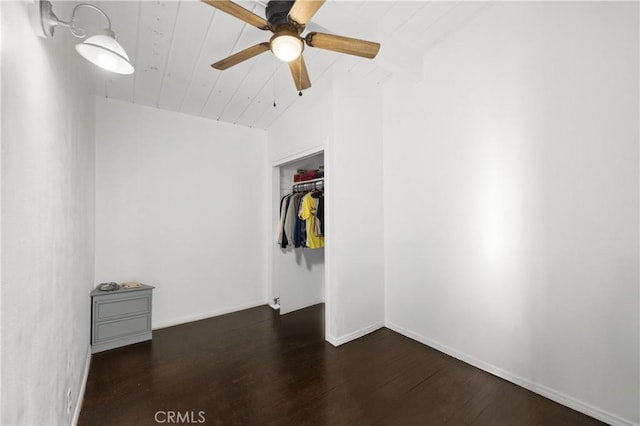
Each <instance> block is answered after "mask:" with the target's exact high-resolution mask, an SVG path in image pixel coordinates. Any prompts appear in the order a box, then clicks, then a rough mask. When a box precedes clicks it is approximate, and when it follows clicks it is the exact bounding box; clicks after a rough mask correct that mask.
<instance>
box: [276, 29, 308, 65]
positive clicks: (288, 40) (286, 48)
mask: <svg viewBox="0 0 640 426" xmlns="http://www.w3.org/2000/svg"><path fill="white" fill-rule="evenodd" d="M302 47H303V46H302V40H300V39H299V38H298V37H296V36H293V35H288V34H283V35H278V36H276V37H274V38H273V39H272V40H271V51H272V52H273V54H274V55H276V58H278V59H280V60H281V61H284V62H291V61H293V60H294V59H296V58H297V57H298V56H300V53H302Z"/></svg>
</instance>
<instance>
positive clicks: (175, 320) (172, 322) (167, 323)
mask: <svg viewBox="0 0 640 426" xmlns="http://www.w3.org/2000/svg"><path fill="white" fill-rule="evenodd" d="M268 304H269V301H268V300H266V299H265V300H260V301H255V302H251V303H247V304H244V305H238V306H229V307H227V308H223V309H218V310H216V311H211V312H203V313H199V314H196V315H188V316H184V317H179V318H173V319H170V320H165V321H160V322H158V323H157V324H154V326H153V329H154V330H158V329H161V328H166V327H173V326H174V325H180V324H184V323H187V322H192V321H199V320H203V319H207V318H211V317H217V316H220V315H225V314H230V313H232V312H236V311H242V310H244V309H250V308H255V307H256V306H263V305H268Z"/></svg>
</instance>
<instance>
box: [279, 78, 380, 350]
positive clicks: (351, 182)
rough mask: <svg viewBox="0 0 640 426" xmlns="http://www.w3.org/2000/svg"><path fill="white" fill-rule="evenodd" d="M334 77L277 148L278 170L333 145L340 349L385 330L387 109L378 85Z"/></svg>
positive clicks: (329, 330)
mask: <svg viewBox="0 0 640 426" xmlns="http://www.w3.org/2000/svg"><path fill="white" fill-rule="evenodd" d="M330 77H331V78H328V79H325V80H323V81H320V82H319V83H317V84H316V85H315V86H314V88H313V89H312V90H314V92H313V93H314V96H313V97H311V96H308V97H306V98H305V97H304V96H303V97H302V98H301V100H300V102H299V103H297V104H296V105H294V106H293V107H291V108H290V110H289V111H287V113H286V114H284V115H283V116H282V117H281V118H280V119H279V120H278V122H276V123H275V124H274V126H273V127H272V128H271V130H270V131H269V150H270V158H271V160H272V164H273V163H275V162H277V161H278V160H279V159H283V158H284V159H286V158H288V157H291V156H294V155H295V154H297V153H301V152H305V150H310V149H313V148H314V147H317V146H318V145H319V144H323V143H324V144H325V145H324V149H325V151H324V152H325V172H326V176H327V178H326V191H325V200H326V201H325V203H326V204H325V206H326V207H325V208H326V211H325V232H326V237H325V245H326V247H325V264H326V270H325V288H326V300H325V302H326V312H325V318H326V335H327V340H328V341H329V342H331V343H332V344H334V345H339V344H342V343H346V342H348V341H350V340H353V339H355V338H357V337H360V336H362V335H364V334H366V333H368V332H371V331H373V330H375V329H377V328H380V327H382V326H383V324H384V282H383V263H384V262H383V254H384V250H383V232H382V228H383V199H382V192H381V188H382V175H381V173H380V171H381V170H382V105H381V95H380V91H379V87H378V86H377V85H375V84H371V83H369V82H366V81H355V80H354V79H352V78H350V77H349V75H348V74H347V73H343V72H340V71H336V72H334V73H332V75H331V76H330ZM273 202H274V203H275V202H276V201H275V197H274V201H273ZM275 210H276V209H274V208H272V211H275ZM275 220H276V219H275V217H274V218H273V220H272V223H274V224H275ZM272 250H273V249H272ZM292 267H297V265H295V264H293V263H292Z"/></svg>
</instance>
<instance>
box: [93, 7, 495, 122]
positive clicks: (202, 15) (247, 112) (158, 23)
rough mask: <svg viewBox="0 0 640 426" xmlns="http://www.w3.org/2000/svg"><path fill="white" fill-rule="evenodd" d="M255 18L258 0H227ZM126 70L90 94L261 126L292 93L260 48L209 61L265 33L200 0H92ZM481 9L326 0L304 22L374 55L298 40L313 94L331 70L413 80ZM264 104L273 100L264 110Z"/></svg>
mask: <svg viewBox="0 0 640 426" xmlns="http://www.w3.org/2000/svg"><path fill="white" fill-rule="evenodd" d="M237 3H239V4H240V5H242V6H243V7H245V8H247V9H249V10H251V11H253V12H254V13H255V14H257V15H259V16H264V9H265V6H266V0H254V1H237ZM96 4H97V5H98V6H99V7H101V8H102V9H104V10H105V12H107V14H108V15H109V16H110V18H111V21H112V27H113V29H114V31H115V32H116V34H117V36H118V40H119V41H120V43H121V44H122V45H123V46H124V48H125V49H126V51H127V52H128V53H129V56H131V59H132V62H133V63H134V66H135V69H136V72H135V74H133V75H129V76H120V75H113V74H109V75H106V74H105V76H104V78H103V79H102V80H101V81H100V85H99V87H98V93H99V94H101V95H104V96H106V97H109V98H115V99H120V100H123V101H127V102H132V103H135V104H141V105H148V106H153V107H157V108H161V109H166V110H171V111H179V112H182V113H185V114H190V115H195V116H201V117H206V118H210V119H214V120H220V121H225V122H229V123H234V124H238V125H242V126H247V127H254V128H260V129H268V128H269V126H270V125H271V124H272V123H273V122H274V121H275V120H277V118H278V117H279V116H280V115H281V114H283V113H284V112H285V111H286V110H287V108H289V107H290V106H291V105H293V104H294V103H295V102H296V100H297V99H298V91H297V90H296V89H295V87H294V84H293V80H292V77H291V74H290V71H289V68H288V65H287V64H286V63H283V62H280V61H278V60H277V59H275V58H274V56H273V55H272V54H271V53H270V52H267V53H265V54H262V55H259V56H257V57H255V58H252V59H250V60H248V61H245V62H243V63H241V64H239V65H236V66H234V67H232V68H229V69H227V70H225V71H218V70H215V69H213V68H211V66H210V65H211V64H212V63H214V62H216V61H218V60H220V59H222V58H225V57H227V56H229V55H230V54H233V53H236V52H238V51H240V50H242V49H245V48H247V47H249V46H252V45H254V44H257V43H260V42H264V41H268V39H269V37H270V36H271V33H270V32H268V31H261V30H259V29H257V28H255V27H253V26H250V25H247V24H245V23H243V22H242V21H240V20H238V19H236V18H233V17H231V16H229V15H227V14H226V13H224V12H222V11H219V10H216V9H214V8H212V7H211V6H209V5H207V4H205V3H202V2H200V1H193V0H189V1H159V0H158V1H135V2H133V1H106V0H105V1H101V2H97V3H96ZM486 7H487V3H484V2H477V1H468V2H464V1H406V0H405V1H372V0H369V1H344V0H334V1H331V0H329V1H327V2H326V3H325V4H324V6H323V7H322V8H321V9H320V10H319V11H318V12H317V13H316V14H315V15H314V17H313V19H312V21H311V22H310V23H309V24H308V25H307V30H308V31H318V32H327V33H332V34H339V35H345V36H349V37H355V38H360V39H365V40H371V41H377V42H379V43H381V45H382V47H381V49H380V53H379V54H378V56H377V57H376V58H375V59H374V60H370V59H362V58H359V57H356V56H350V55H344V54H339V53H335V52H331V51H325V50H321V49H316V48H309V47H307V48H306V49H305V50H304V57H305V61H306V64H307V69H308V72H309V75H310V78H311V82H312V84H313V86H312V87H311V88H310V89H308V90H305V91H304V96H311V97H312V96H314V95H316V96H317V93H318V91H319V90H322V84H321V82H322V80H323V78H324V77H326V75H328V72H329V70H330V69H331V68H332V67H340V69H343V70H345V71H346V72H349V73H352V74H353V75H354V76H356V77H357V78H361V79H367V80H369V81H371V82H372V83H374V84H383V83H384V81H385V80H387V79H389V78H390V77H392V76H394V75H396V76H402V77H404V78H408V79H413V80H416V81H417V80H418V79H419V78H420V75H421V72H422V68H421V67H422V56H423V55H424V53H425V52H427V51H428V50H429V49H430V48H431V47H432V46H434V45H435V44H436V43H437V42H438V41H439V40H441V39H442V38H443V37H446V36H447V34H449V33H450V32H452V31H455V30H456V29H458V28H460V26H462V25H464V24H465V23H466V22H468V21H469V20H470V19H472V18H473V17H474V16H476V15H477V14H479V13H481V12H482V11H483V10H484V9H485V8H486ZM274 101H275V103H276V107H275V108H274V106H273V104H274Z"/></svg>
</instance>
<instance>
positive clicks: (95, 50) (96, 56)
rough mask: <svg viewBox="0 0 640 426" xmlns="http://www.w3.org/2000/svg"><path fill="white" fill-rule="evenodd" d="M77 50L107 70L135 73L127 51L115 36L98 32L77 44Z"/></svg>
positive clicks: (88, 59) (119, 72)
mask: <svg viewBox="0 0 640 426" xmlns="http://www.w3.org/2000/svg"><path fill="white" fill-rule="evenodd" d="M76 50H77V51H78V53H79V54H80V56H82V57H83V58H85V59H86V60H87V61H89V62H92V63H94V64H96V65H98V66H99V67H101V68H104V69H106V70H107V71H111V72H115V73H118V74H133V71H134V69H133V65H131V62H130V61H129V56H127V52H125V51H124V49H123V48H122V46H120V43H118V42H117V41H116V39H115V38H113V37H111V36H109V35H106V34H98V35H94V36H91V37H89V38H87V39H86V40H85V41H84V42H82V43H78V44H76Z"/></svg>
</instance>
